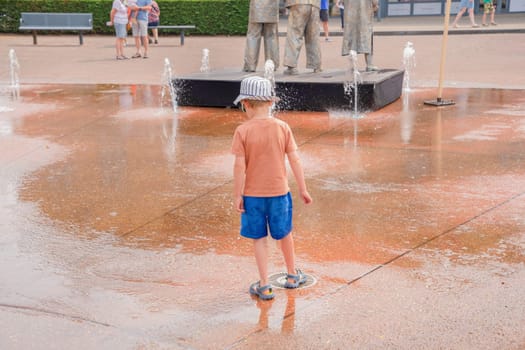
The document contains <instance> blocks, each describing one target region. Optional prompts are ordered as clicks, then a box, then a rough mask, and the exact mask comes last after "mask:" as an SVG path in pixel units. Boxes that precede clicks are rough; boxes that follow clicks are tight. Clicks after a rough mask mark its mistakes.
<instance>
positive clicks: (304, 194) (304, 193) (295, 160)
mask: <svg viewBox="0 0 525 350" xmlns="http://www.w3.org/2000/svg"><path fill="white" fill-rule="evenodd" d="M287 156H288V162H289V163H290V167H291V168H292V172H293V175H294V177H295V181H296V182H297V186H298V187H299V193H300V194H301V198H302V199H303V202H304V203H305V204H310V203H312V197H310V193H308V190H307V189H306V182H305V181H304V172H303V167H302V166H301V161H300V160H299V155H298V154H297V151H293V152H290V153H288V154H287Z"/></svg>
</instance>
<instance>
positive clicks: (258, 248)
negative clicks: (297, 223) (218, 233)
mask: <svg viewBox="0 0 525 350" xmlns="http://www.w3.org/2000/svg"><path fill="white" fill-rule="evenodd" d="M316 16H317V18H319V13H318V11H316ZM318 30H319V28H318ZM278 100H279V99H278V98H277V97H276V96H275V93H274V91H273V87H272V83H271V82H270V80H268V79H265V78H262V77H258V76H251V77H248V78H244V79H243V80H242V81H241V88H240V94H239V96H237V98H236V99H235V101H234V102H233V103H234V104H238V103H240V104H241V107H242V109H243V110H244V111H245V114H246V117H247V119H248V120H246V121H245V122H243V123H242V124H241V125H239V126H238V127H237V128H236V129H235V133H234V135H233V141H232V147H231V152H232V154H233V155H234V156H235V161H234V167H233V187H234V190H233V191H234V193H233V197H234V198H233V202H234V207H235V208H234V209H235V210H236V211H237V212H239V213H240V214H241V229H240V234H241V236H243V237H246V238H249V239H251V240H252V241H253V247H254V254H255V261H256V263H257V269H258V271H259V277H260V280H259V281H258V282H255V283H253V284H252V285H251V286H250V289H249V291H250V294H252V295H254V296H257V297H258V298H259V299H261V300H270V299H273V298H274V294H273V291H272V286H271V284H270V283H269V280H268V231H269V233H270V235H271V236H272V238H274V239H276V240H278V241H279V243H280V246H281V250H282V253H283V257H284V262H285V264H286V269H287V275H286V282H285V284H284V287H285V288H297V287H299V286H300V285H301V284H303V283H305V282H306V280H307V277H306V275H305V274H303V273H302V272H301V270H299V269H296V268H295V248H294V240H293V236H292V216H293V212H292V211H293V209H292V208H293V206H292V196H291V194H290V187H289V185H288V176H287V166H286V159H288V164H289V165H290V168H291V169H292V173H293V175H294V177H295V180H296V183H297V187H298V188H299V195H300V198H301V199H302V201H303V202H304V203H305V204H310V203H311V202H312V197H310V194H309V193H308V190H307V188H306V183H305V180H304V173H303V169H302V166H301V162H300V159H299V155H298V152H297V143H296V142H295V138H294V136H293V133H292V130H291V129H290V126H289V125H288V124H287V123H286V122H284V121H282V120H280V119H277V118H274V117H273V116H272V115H271V108H272V105H273V103H274V102H277V101H278Z"/></svg>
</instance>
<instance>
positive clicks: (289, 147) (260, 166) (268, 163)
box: [232, 117, 297, 197]
mask: <svg viewBox="0 0 525 350" xmlns="http://www.w3.org/2000/svg"><path fill="white" fill-rule="evenodd" d="M296 150H297V144H296V143H295V139H294V137H293V134H292V130H291V129H290V127H289V126H288V124H286V123H285V122H284V121H282V120H279V119H276V118H273V117H269V118H261V119H258V118H254V119H250V120H248V121H246V122H244V123H242V124H241V125H239V126H238V127H237V129H236V130H235V134H234V135H233V143H232V153H233V154H234V155H236V156H244V157H245V161H246V174H245V181H244V192H243V194H244V195H245V196H253V197H275V196H281V195H284V194H286V193H288V192H289V191H290V188H289V187H288V176H287V172H286V163H285V156H286V153H290V152H294V151H296Z"/></svg>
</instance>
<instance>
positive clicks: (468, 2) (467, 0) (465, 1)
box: [452, 0, 479, 28]
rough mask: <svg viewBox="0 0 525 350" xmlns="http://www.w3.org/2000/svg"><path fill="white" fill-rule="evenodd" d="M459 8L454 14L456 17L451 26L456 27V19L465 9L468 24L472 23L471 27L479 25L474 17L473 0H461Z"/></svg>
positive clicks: (458, 18) (457, 19) (459, 17)
mask: <svg viewBox="0 0 525 350" xmlns="http://www.w3.org/2000/svg"><path fill="white" fill-rule="evenodd" d="M459 8H460V10H459V12H458V14H457V15H456V18H455V19H454V23H452V27H454V28H457V27H458V21H459V20H460V19H461V17H462V16H463V14H464V13H465V11H467V10H468V16H469V18H470V24H471V25H472V27H474V28H477V27H479V25H478V24H477V23H476V20H475V19H474V0H461V2H460V3H459Z"/></svg>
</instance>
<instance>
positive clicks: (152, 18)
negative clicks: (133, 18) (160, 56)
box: [148, 0, 160, 44]
mask: <svg viewBox="0 0 525 350" xmlns="http://www.w3.org/2000/svg"><path fill="white" fill-rule="evenodd" d="M159 22H160V7H159V4H157V2H156V1H155V0H152V1H151V10H150V11H149V13H148V29H151V36H152V37H149V39H148V42H149V43H150V44H151V43H153V42H154V43H155V44H158V43H159V30H158V29H157V27H158V25H159Z"/></svg>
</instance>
